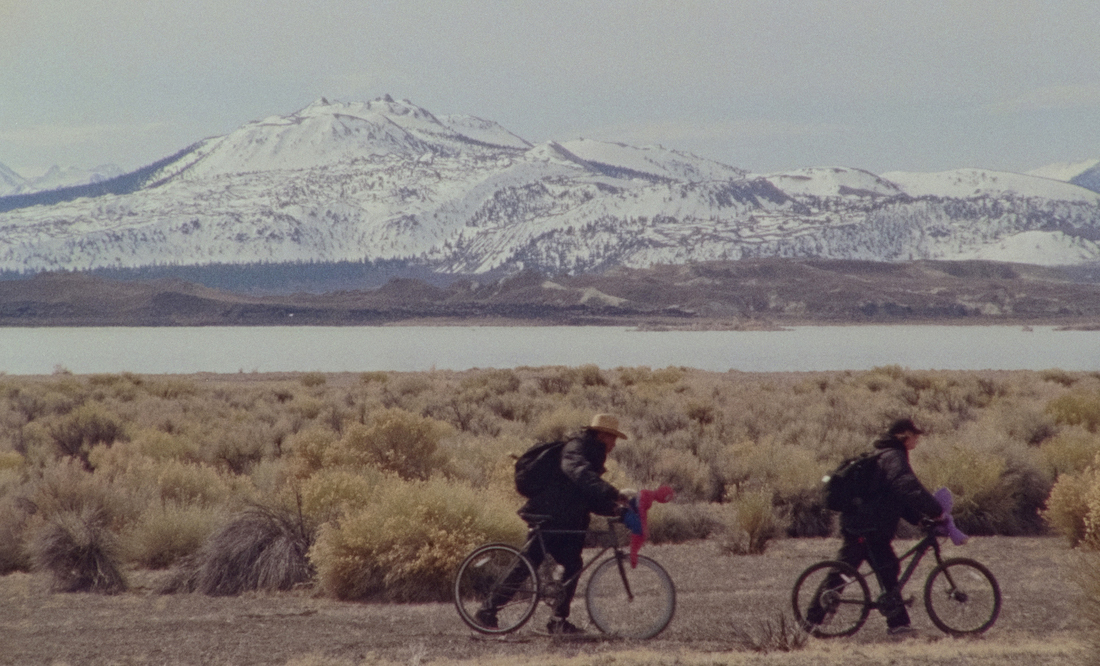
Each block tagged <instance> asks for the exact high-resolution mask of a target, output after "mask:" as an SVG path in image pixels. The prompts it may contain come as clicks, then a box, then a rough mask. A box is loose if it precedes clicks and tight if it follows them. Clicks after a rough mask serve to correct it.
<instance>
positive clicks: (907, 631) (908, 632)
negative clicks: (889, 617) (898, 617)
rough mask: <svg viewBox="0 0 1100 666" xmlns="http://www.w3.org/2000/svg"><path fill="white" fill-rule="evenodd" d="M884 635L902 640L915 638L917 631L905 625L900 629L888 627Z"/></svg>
mask: <svg viewBox="0 0 1100 666" xmlns="http://www.w3.org/2000/svg"><path fill="white" fill-rule="evenodd" d="M886 633H887V634H888V635H890V636H896V637H898V638H904V637H906V636H916V635H917V630H916V629H914V628H913V627H910V626H909V625H907V624H903V625H901V626H900V627H890V628H889V629H887V630H886Z"/></svg>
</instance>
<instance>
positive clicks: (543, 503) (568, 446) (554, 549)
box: [476, 414, 631, 634]
mask: <svg viewBox="0 0 1100 666" xmlns="http://www.w3.org/2000/svg"><path fill="white" fill-rule="evenodd" d="M619 439H627V436H626V434H625V433H623V432H622V431H621V430H619V420H618V418H616V417H615V416H613V415H611V414H596V415H595V416H594V417H593V418H592V422H591V424H590V425H589V426H588V427H586V428H584V429H583V430H581V432H580V433H578V434H577V435H576V436H574V437H572V438H571V439H569V440H568V441H567V442H566V443H565V445H564V446H563V447H562V449H561V463H560V464H559V465H556V466H555V469H554V470H553V472H552V473H551V474H548V475H547V478H546V479H545V480H544V482H543V483H542V484H541V488H540V490H539V491H538V492H536V493H535V494H533V495H532V496H531V497H530V498H529V499H528V500H527V502H526V503H525V504H524V505H523V507H522V508H521V509H520V511H519V513H520V516H523V517H525V520H528V519H527V518H526V516H544V517H549V518H548V519H547V520H545V521H544V522H542V523H541V526H542V527H543V528H544V529H546V530H547V533H546V534H545V537H544V539H543V542H544V543H545V546H546V551H548V553H549V555H550V556H551V557H553V558H554V561H555V562H557V563H558V564H560V565H561V566H562V567H563V568H564V572H563V574H562V579H563V580H565V581H567V582H566V584H565V585H564V586H563V587H562V590H561V594H560V595H559V597H558V599H557V600H556V601H555V602H554V605H553V617H551V618H550V621H549V622H548V623H547V627H546V629H547V631H549V632H550V633H551V634H578V633H583V632H584V630H582V629H580V628H579V627H577V626H575V625H574V624H573V623H571V622H570V621H569V609H570V606H571V604H572V601H573V596H574V594H575V593H576V590H577V582H578V581H577V577H576V574H577V573H578V572H579V571H580V570H581V568H582V567H583V565H584V562H583V559H582V557H581V551H582V550H583V549H584V540H585V536H584V534H583V531H584V530H587V529H588V523H589V519H590V516H589V514H592V513H595V514H597V515H602V516H613V515H617V514H619V513H620V511H621V510H622V507H623V506H624V505H625V504H626V502H628V501H629V500H630V498H631V494H630V492H629V491H626V492H623V491H620V490H619V489H617V488H615V487H614V486H613V485H611V484H610V483H608V482H607V481H605V480H604V479H603V478H602V476H603V474H604V472H605V471H606V468H605V463H606V461H607V456H608V455H609V454H610V453H611V450H612V449H614V448H615V444H616V442H617V441H618V440H619ZM528 522H530V520H528ZM552 530H565V531H567V532H566V533H557V534H555V533H552ZM524 555H526V556H527V559H529V560H530V561H531V563H532V564H533V565H534V566H536V567H538V566H539V565H540V564H541V563H542V561H543V560H544V559H545V557H546V555H547V553H544V552H543V549H542V546H541V545H540V542H539V541H538V540H536V541H533V542H532V543H531V545H530V546H529V547H528V548H527V550H526V551H525V552H524ZM527 576H528V572H527V569H526V567H524V566H516V567H515V568H514V569H513V570H512V572H511V573H510V574H509V576H508V577H507V579H506V580H505V582H504V584H503V585H501V586H500V588H499V590H500V591H499V592H496V593H494V594H493V595H492V596H491V597H490V598H489V599H487V600H486V602H485V604H484V605H483V606H482V608H481V609H479V610H478V612H477V614H476V619H477V622H478V623H479V624H481V625H482V626H485V627H492V628H495V627H496V626H497V609H498V608H499V607H500V606H502V605H503V604H505V603H507V602H508V601H509V597H510V596H511V594H514V590H516V589H518V587H519V586H520V584H522V583H523V581H524V580H525V579H526V578H527Z"/></svg>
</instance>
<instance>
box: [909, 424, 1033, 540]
mask: <svg viewBox="0 0 1100 666" xmlns="http://www.w3.org/2000/svg"><path fill="white" fill-rule="evenodd" d="M912 460H913V468H914V470H915V471H916V472H917V476H918V477H919V478H920V479H921V480H922V481H923V483H924V485H925V486H926V487H928V488H929V489H933V490H934V489H936V488H939V487H941V486H946V487H947V488H949V489H950V490H951V492H952V494H953V495H954V496H955V507H954V509H953V514H954V517H955V521H956V522H957V523H958V524H959V528H960V529H962V530H963V531H964V532H967V533H969V534H986V535H988V534H1005V535H1019V534H1034V533H1037V532H1039V531H1041V530H1042V528H1043V524H1042V522H1041V520H1040V519H1039V517H1038V510H1039V509H1040V508H1041V507H1042V504H1043V501H1044V499H1045V498H1046V496H1047V494H1048V493H1049V492H1050V481H1049V479H1048V477H1047V476H1046V475H1044V474H1043V473H1042V472H1041V471H1040V469H1039V463H1038V460H1039V454H1038V451H1037V450H1036V449H1035V448H1033V447H1028V446H1027V445H1026V444H1025V443H1023V442H1018V441H1017V442H1013V441H1011V440H1009V439H1008V438H1007V436H1006V435H1005V434H1004V433H1003V432H1001V431H1000V430H998V429H997V428H995V427H994V426H993V424H990V423H973V424H971V425H969V426H968V427H966V428H964V429H961V430H959V431H958V432H957V433H955V434H954V436H953V437H952V438H951V439H950V440H948V439H945V438H939V437H937V438H934V439H930V440H929V441H928V442H927V443H926V444H923V445H922V446H921V447H920V448H919V449H917V450H916V451H915V452H914V453H913V455H912Z"/></svg>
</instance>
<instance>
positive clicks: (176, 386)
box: [141, 378, 199, 400]
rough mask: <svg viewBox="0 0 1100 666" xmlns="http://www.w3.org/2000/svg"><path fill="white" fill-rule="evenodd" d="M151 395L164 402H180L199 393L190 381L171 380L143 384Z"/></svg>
mask: <svg viewBox="0 0 1100 666" xmlns="http://www.w3.org/2000/svg"><path fill="white" fill-rule="evenodd" d="M141 385H142V386H144V388H145V390H146V391H148V393H149V394H150V395H153V396H156V397H158V398H161V399H163V400H179V399H180V398H185V397H189V396H193V395H197V394H198V393H199V388H198V386H196V385H195V383H194V382H192V381H190V380H188V379H179V378H170V379H156V380H153V381H145V382H141Z"/></svg>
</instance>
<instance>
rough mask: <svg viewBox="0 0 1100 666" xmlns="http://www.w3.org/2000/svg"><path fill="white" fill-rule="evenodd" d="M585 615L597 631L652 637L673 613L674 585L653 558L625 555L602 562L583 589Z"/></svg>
mask: <svg viewBox="0 0 1100 666" xmlns="http://www.w3.org/2000/svg"><path fill="white" fill-rule="evenodd" d="M584 596H585V603H586V604H587V606H588V617H590V618H591V619H592V623H593V624H595V625H596V626H597V627H599V629H600V631H602V632H604V633H605V634H608V635H611V636H619V637H622V638H639V639H641V638H652V637H654V636H656V635H657V634H659V633H661V632H662V631H664V629H665V627H667V626H668V623H669V622H671V621H672V614H673V613H675V612H676V587H675V586H674V585H673V584H672V579H671V578H670V577H669V575H668V573H667V572H666V571H665V570H664V568H663V567H661V565H660V564H657V563H656V562H654V561H653V560H651V559H649V558H648V557H645V556H644V555H639V556H638V566H637V567H631V566H630V560H629V558H627V557H626V556H622V557H619V556H615V557H611V558H609V559H606V560H604V561H603V562H601V563H600V564H599V565H598V566H597V567H596V570H595V571H593V572H592V577H591V578H590V579H589V580H588V587H587V588H586V589H585V593H584Z"/></svg>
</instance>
